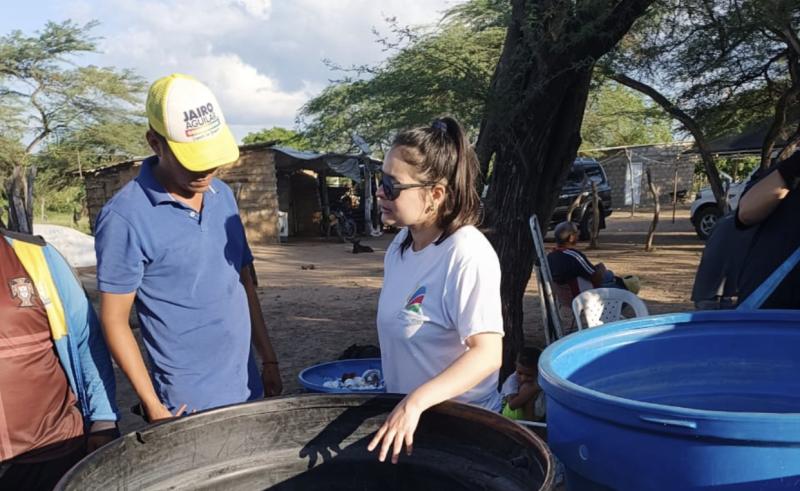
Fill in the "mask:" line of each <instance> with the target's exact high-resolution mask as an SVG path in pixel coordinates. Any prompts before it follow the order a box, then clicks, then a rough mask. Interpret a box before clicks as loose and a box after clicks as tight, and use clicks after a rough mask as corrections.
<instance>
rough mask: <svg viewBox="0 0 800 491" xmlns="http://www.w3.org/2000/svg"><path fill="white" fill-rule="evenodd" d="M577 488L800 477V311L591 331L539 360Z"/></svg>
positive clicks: (677, 486)
mask: <svg viewBox="0 0 800 491" xmlns="http://www.w3.org/2000/svg"><path fill="white" fill-rule="evenodd" d="M539 382H540V384H541V386H542V388H543V389H544V391H545V393H546V395H547V425H548V444H549V446H550V449H551V450H552V451H553V453H554V454H555V455H556V456H557V457H558V458H559V459H560V460H561V461H562V462H563V463H564V465H565V467H566V470H567V485H568V487H569V489H571V490H584V489H586V490H601V489H602V490H604V489H616V490H636V491H643V490H670V491H671V490H694V489H715V490H726V491H727V490H740V489H741V490H744V489H747V490H751V489H758V490H773V489H798V488H800V312H794V311H752V312H741V311H718V312H696V313H687V314H672V315H663V316H655V317H648V318H643V319H635V320H630V321H625V322H617V323H613V324H608V325H605V326H601V327H595V328H592V329H588V330H584V331H581V332H579V333H576V334H573V335H571V336H567V337H566V338H564V339H562V340H560V341H558V342H557V343H554V344H553V345H551V346H550V347H549V348H548V349H547V350H545V352H544V353H543V354H542V357H541V359H540V362H539Z"/></svg>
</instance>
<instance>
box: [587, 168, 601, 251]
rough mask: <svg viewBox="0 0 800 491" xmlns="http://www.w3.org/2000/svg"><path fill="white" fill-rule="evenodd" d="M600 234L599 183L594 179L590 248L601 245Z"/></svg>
mask: <svg viewBox="0 0 800 491" xmlns="http://www.w3.org/2000/svg"><path fill="white" fill-rule="evenodd" d="M598 235H600V200H599V199H598V197H597V183H596V182H594V181H592V230H591V241H590V242H589V249H597V248H599V247H600V245H599V241H598Z"/></svg>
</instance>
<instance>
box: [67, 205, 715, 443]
mask: <svg viewBox="0 0 800 491" xmlns="http://www.w3.org/2000/svg"><path fill="white" fill-rule="evenodd" d="M688 217H689V212H688V209H679V210H678V214H677V219H676V222H675V223H674V224H673V223H672V220H671V219H672V211H671V209H669V210H666V211H663V212H662V217H661V222H660V224H659V227H658V234H657V236H656V240H655V245H656V246H657V250H656V251H655V252H652V253H647V252H645V251H644V241H645V237H646V234H647V229H648V227H649V223H650V220H651V218H652V214H651V213H642V212H637V213H636V214H635V215H634V216H631V214H630V211H627V210H623V211H617V212H616V213H615V214H614V215H612V216H611V217H609V219H608V227H607V229H605V230H603V231H601V234H600V248H599V249H597V250H586V246H587V245H588V243H581V244H580V246H581V248H582V249H583V250H584V251H585V252H586V254H587V255H588V257H589V258H590V259H591V260H592V261H593V262H600V261H602V262H604V263H605V264H606V266H607V267H608V268H610V269H612V270H613V271H614V272H616V273H617V274H620V275H625V274H637V275H639V276H640V278H641V280H642V290H641V292H640V294H639V295H640V297H641V298H642V299H643V300H644V301H645V302H646V303H647V307H648V309H649V310H650V313H652V314H660V313H669V312H681V311H687V310H691V308H692V304H691V302H690V300H689V296H690V293H691V286H692V282H693V278H694V272H695V269H696V268H697V263H698V261H699V258H700V254H701V253H702V250H703V245H704V243H703V242H702V241H700V240H699V239H698V238H697V236H696V235H695V233H694V230H693V228H692V225H691V223H690V222H689V218H688ZM393 237H394V236H393V235H388V234H387V235H384V236H383V237H380V238H378V239H368V240H364V241H363V242H362V243H364V244H367V245H369V246H371V247H372V248H374V250H375V252H374V253H364V254H352V252H351V246H350V245H349V244H347V245H345V244H340V243H334V242H329V241H324V240H306V241H298V242H290V243H288V244H280V245H278V244H276V245H270V246H263V247H254V248H253V253H254V255H255V259H256V263H255V265H256V269H257V271H258V278H259V288H258V292H259V297H260V299H261V305H262V308H263V311H264V314H265V317H266V319H267V323H268V327H269V329H270V335H271V337H272V341H273V344H274V346H275V350H276V351H277V354H278V358H279V360H280V368H281V373H282V376H283V385H284V392H285V393H296V392H300V391H301V386H300V385H299V383H298V381H297V374H298V373H299V372H300V371H301V370H302V369H303V368H305V367H308V366H310V365H314V364H317V363H321V362H324V361H329V360H332V359H336V358H338V357H339V356H340V355H341V354H342V352H343V351H344V350H345V349H346V348H347V347H348V346H350V345H351V344H354V343H358V344H375V345H377V343H378V341H377V334H376V330H375V317H376V310H377V304H378V295H379V292H380V288H381V277H382V272H383V253H384V251H385V248H386V246H387V245H388V244H389V242H390V241H391V240H392V238H393ZM546 242H549V243H548V244H547V245H548V246H552V238H551V237H548V238H547V239H546ZM312 265H313V268H311V266H312ZM81 276H82V279H83V280H84V283H85V284H86V286H87V287H88V289H89V290H90V292H91V290H93V287H94V277H93V271H92V270H85V271H82V272H81ZM537 295H538V293H537V291H536V280H535V278H531V281H530V283H529V285H528V289H527V291H526V295H525V301H524V309H525V310H524V311H525V322H524V329H525V334H526V338H527V339H528V341H529V342H531V343H537V344H544V338H543V334H542V328H541V324H542V318H541V313H540V311H539V307H538V302H539V300H538V296H537ZM137 331H138V330H137ZM117 384H118V399H119V401H120V407H121V409H122V412H123V420H122V430H123V432H127V431H131V430H135V429H138V428H139V427H141V426H143V425H144V423H143V421H142V420H141V419H140V418H138V417H137V416H133V415H131V414H130V413H129V411H128V408H129V407H130V406H131V405H133V404H134V403H135V402H137V399H136V397H135V394H134V393H133V390H132V389H131V387H130V385H129V384H128V381H127V379H126V378H125V376H124V375H122V373H121V372H119V370H117Z"/></svg>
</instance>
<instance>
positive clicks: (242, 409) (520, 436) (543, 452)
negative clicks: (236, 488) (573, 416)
mask: <svg viewBox="0 0 800 491" xmlns="http://www.w3.org/2000/svg"><path fill="white" fill-rule="evenodd" d="M403 397H405V394H392V393H381V394H375V393H371V394H353V393H350V394H335V393H308V394H291V395H283V396H278V397H273V398H269V399H262V400H259V401H251V402H246V403H241V404H231V405H227V406H222V407H218V408H214V409H209V410H207V411H201V412H198V413H194V414H191V415H187V416H184V417H181V418H178V419H173V420H168V421H162V422H159V423H154V424H151V425H148V426H146V427H144V428H142V429H141V430H139V431H133V432H130V433H128V434H126V435H123V436H121V437H120V438H117V439H116V440H114V441H112V442H111V443H109V444H107V445H105V446H103V447H102V448H100V449H98V450H97V451H95V452H93V453H91V454H89V455H87V456H85V457H84V458H83V459H81V460H80V461H79V462H78V463H77V464H75V466H73V467H72V468H71V469H70V470H69V471H68V472H67V473H66V474H64V476H62V478H61V480H59V482H58V484H57V485H56V487H55V488H54V490H56V491H63V490H64V489H66V485H67V484H68V483H69V482H70V481H71V480H72V479H73V476H74V475H76V474H79V473H81V472H83V471H84V470H85V469H86V468H87V467H88V466H90V465H92V463H93V460H94V458H97V457H96V455H97V454H98V453H109V452H113V451H114V450H115V449H116V448H117V447H119V446H121V445H124V444H125V443H126V442H127V441H129V440H130V439H135V440H137V441H139V442H140V443H144V444H146V442H147V440H148V439H149V438H151V437H153V436H161V435H158V433H163V432H166V433H167V435H169V434H171V433H175V432H181V431H188V430H191V429H193V428H196V427H197V426H199V425H205V424H208V423H209V421H207V419H208V418H212V421H224V420H226V419H230V418H234V417H240V416H242V415H246V414H265V413H274V412H280V411H285V410H286V409H288V408H290V407H292V406H294V409H300V408H298V407H297V405H296V401H298V400H305V401H306V403H305V404H304V405H303V406H302V409H313V408H324V407H333V406H337V407H356V406H360V405H362V404H364V403H365V402H370V401H374V402H377V403H386V404H387V406H388V405H390V404H396V403H397V402H400V401H401V400H402V398H403ZM427 411H434V412H438V413H441V414H445V415H450V416H458V417H462V418H465V419H467V420H470V421H475V422H479V423H489V422H491V423H492V425H494V426H495V427H496V428H497V430H498V431H502V432H504V433H505V434H506V435H508V436H510V437H512V438H514V439H515V440H517V441H519V442H520V443H527V444H532V447H533V448H534V449H535V451H536V454H537V458H538V459H539V464H540V465H541V466H542V467H543V471H544V475H543V476H542V479H543V482H542V485H541V487H540V488H539V489H540V490H543V489H544V490H546V489H552V487H553V485H554V483H555V460H554V457H553V454H552V453H551V452H550V449H549V447H548V446H547V444H546V443H545V442H544V441H543V440H542V439H541V438H540V437H539V436H538V435H536V434H535V433H533V432H532V431H530V430H529V429H527V428H525V427H524V426H522V425H520V424H518V423H516V422H515V421H513V420H511V419H508V418H506V417H504V416H502V415H500V414H498V413H495V412H493V411H489V410H487V409H484V408H482V407H479V406H475V405H472V404H465V403H462V402H458V401H445V402H442V403H440V404H437V405H435V406H433V407H431V408H429V409H428V410H427ZM427 411H426V412H427ZM387 414H388V413H387ZM201 420H202V421H203V422H202V423H201V422H200V421H201ZM375 458H376V460H377V456H376V457H375Z"/></svg>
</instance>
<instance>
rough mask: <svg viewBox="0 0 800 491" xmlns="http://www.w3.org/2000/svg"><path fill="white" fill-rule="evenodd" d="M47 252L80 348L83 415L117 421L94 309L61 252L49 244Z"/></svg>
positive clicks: (110, 374)
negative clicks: (85, 410)
mask: <svg viewBox="0 0 800 491" xmlns="http://www.w3.org/2000/svg"><path fill="white" fill-rule="evenodd" d="M45 254H46V256H47V261H48V265H49V267H50V270H51V274H52V276H53V280H54V281H55V283H56V288H57V289H58V292H59V295H60V296H61V303H62V305H63V307H64V315H65V316H66V319H67V325H68V328H69V330H68V333H69V338H70V342H71V343H73V346H75V348H76V351H77V356H78V360H77V363H75V362H73V369H77V367H80V373H78V374H76V375H78V377H77V378H76V380H75V383H80V384H82V389H83V392H84V394H85V397H86V401H85V405H86V407H87V409H88V414H84V416H85V417H86V418H87V419H88V420H90V421H117V420H119V410H118V409H117V404H116V382H115V379H114V368H113V365H112V364H111V358H110V356H109V354H108V349H107V348H106V343H105V340H104V339H103V332H102V330H101V329H100V322H99V321H98V320H97V315H96V314H95V312H94V308H93V307H92V304H91V303H90V302H89V299H88V298H87V297H86V293H85V292H84V291H83V288H82V287H81V284H80V282H78V280H77V278H75V276H74V274H73V273H72V270H71V269H70V267H69V265H68V264H67V262H66V261H65V260H64V258H63V257H62V256H61V254H59V253H58V251H56V250H55V249H54V248H53V247H52V246H49V245H48V246H47V247H46V248H45Z"/></svg>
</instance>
